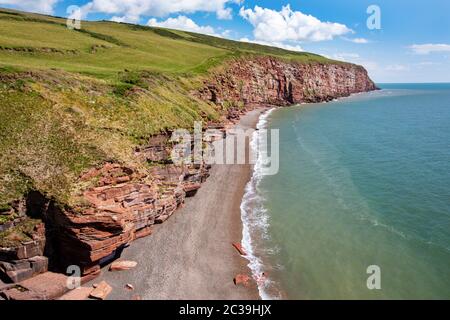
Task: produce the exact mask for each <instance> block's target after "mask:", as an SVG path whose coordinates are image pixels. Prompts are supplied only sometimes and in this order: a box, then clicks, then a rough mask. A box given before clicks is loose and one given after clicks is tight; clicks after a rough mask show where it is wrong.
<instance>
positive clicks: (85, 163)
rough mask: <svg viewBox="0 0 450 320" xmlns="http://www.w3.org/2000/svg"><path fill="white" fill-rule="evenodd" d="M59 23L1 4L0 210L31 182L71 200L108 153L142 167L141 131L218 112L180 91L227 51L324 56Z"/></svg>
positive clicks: (188, 123)
mask: <svg viewBox="0 0 450 320" xmlns="http://www.w3.org/2000/svg"><path fill="white" fill-rule="evenodd" d="M65 23H66V21H65V19H61V18H55V17H50V16H43V15H38V14H29V13H23V12H18V11H13V10H4V9H1V10H0V182H1V183H0V210H1V208H2V207H7V203H9V202H10V201H12V200H14V199H17V198H19V197H20V196H21V195H23V194H24V193H25V192H26V191H27V190H30V189H38V190H41V191H43V192H45V193H47V194H48V195H50V196H53V197H55V198H56V199H58V200H59V201H60V202H64V203H74V202H76V197H75V195H76V190H77V187H76V184H74V182H75V181H76V177H77V176H78V175H79V174H80V172H82V171H83V170H84V169H86V168H88V167H90V166H92V165H95V164H96V163H99V162H101V161H105V160H108V159H112V160H114V161H119V162H122V163H126V164H132V165H135V166H142V164H140V163H135V159H134V158H133V155H132V152H131V150H132V148H133V147H135V146H136V145H139V144H142V143H145V139H146V138H147V137H148V136H149V135H151V134H155V133H157V132H160V131H163V130H167V129H172V128H176V127H192V124H193V122H194V121H195V120H199V119H203V120H217V119H219V118H220V116H221V115H222V114H223V110H221V109H220V107H218V106H215V105H211V104H207V103H205V102H203V101H199V100H197V99H195V98H193V97H192V96H191V95H190V94H189V92H190V91H191V90H193V89H195V88H196V86H198V85H199V84H201V81H202V79H204V78H205V77H206V76H207V71H208V70H211V68H220V66H221V65H223V64H224V63H225V62H226V60H227V59H230V58H233V57H238V56H242V55H247V54H258V55H260V54H263V55H274V56H278V57H280V58H283V59H291V60H296V61H300V62H304V63H309V62H321V63H329V62H331V60H328V59H325V58H323V57H321V56H318V55H314V54H309V53H296V52H290V51H286V50H282V49H277V48H272V47H267V46H261V45H256V44H250V43H239V42H236V41H230V40H224V39H220V38H214V37H210V36H205V35H199V34H194V33H188V32H182V31H175V30H167V29H160V28H150V27H142V26H135V25H129V24H119V23H113V22H106V21H102V22H82V30H81V31H73V30H69V29H68V28H67V27H66V25H65ZM124 70H126V71H124ZM29 71H33V73H32V75H30V74H29V73H25V72H29ZM130 90H131V91H133V92H134V93H133V94H131V95H130V94H129V92H130Z"/></svg>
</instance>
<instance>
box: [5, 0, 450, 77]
mask: <svg viewBox="0 0 450 320" xmlns="http://www.w3.org/2000/svg"><path fill="white" fill-rule="evenodd" d="M70 5H78V6H79V7H81V8H82V9H81V14H82V15H83V18H84V19H88V20H98V19H106V20H110V19H113V20H115V21H127V22H133V23H140V24H149V25H159V26H165V27H172V28H179V29H189V30H192V31H198V32H202V33H210V34H214V35H218V36H222V37H226V38H230V39H235V40H243V41H253V42H259V43H264V44H270V45H275V46H280V47H285V48H291V49H295V50H305V51H309V52H315V53H319V54H322V55H326V56H328V57H331V58H335V59H340V60H347V61H350V62H355V63H358V64H362V65H364V66H365V67H366V68H367V69H368V71H369V73H370V75H371V77H372V78H373V79H374V80H375V81H376V82H450V18H449V16H450V1H448V0H428V1H415V0H409V1H407V0H378V1H375V0H373V1H366V0H339V1H337V0H297V1H295V0H287V1H273V0H272V1H269V0H259V1H256V0H0V6H3V7H12V8H18V9H21V10H26V11H35V12H43V13H49V14H55V15H58V16H67V8H68V7H69V6H70ZM370 5H377V6H378V7H379V8H380V13H381V19H380V22H381V28H380V29H372V30H370V29H369V28H368V26H367V23H366V22H367V19H368V18H369V16H370V14H368V13H367V8H368V7H369V6H370Z"/></svg>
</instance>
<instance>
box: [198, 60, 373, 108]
mask: <svg viewBox="0 0 450 320" xmlns="http://www.w3.org/2000/svg"><path fill="white" fill-rule="evenodd" d="M375 89H376V86H375V84H374V83H373V81H372V80H371V79H370V78H369V76H368V74H367V71H366V70H365V69H364V68H363V67H361V66H358V65H354V64H348V63H336V64H331V63H325V64H320V63H313V64H301V63H296V62H289V61H286V60H281V59H276V58H273V57H254V58H250V59H239V60H236V61H234V62H233V63H231V64H229V66H228V67H227V68H225V70H223V71H221V72H216V73H214V74H213V75H212V76H211V78H210V80H208V81H207V82H206V83H205V87H204V88H202V89H201V90H200V93H199V94H200V96H201V97H202V98H203V99H206V100H210V101H212V102H215V103H232V104H233V103H243V104H245V105H247V104H272V105H281V106H284V105H291V104H295V103H302V102H320V101H329V100H332V99H335V98H339V97H345V96H349V95H350V94H352V93H358V92H366V91H371V90H375Z"/></svg>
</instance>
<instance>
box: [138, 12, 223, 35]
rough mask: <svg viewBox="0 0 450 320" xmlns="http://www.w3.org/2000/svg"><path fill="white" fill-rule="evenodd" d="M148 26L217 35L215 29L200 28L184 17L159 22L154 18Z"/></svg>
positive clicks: (208, 27)
mask: <svg viewBox="0 0 450 320" xmlns="http://www.w3.org/2000/svg"><path fill="white" fill-rule="evenodd" d="M147 25H149V26H151V27H162V28H169V29H178V30H185V31H192V32H197V33H206V34H209V35H216V34H215V31H214V28H213V27H210V26H199V25H198V24H196V23H195V22H194V21H193V20H192V19H190V18H188V17H186V16H182V15H181V16H178V17H176V18H168V19H167V20H164V21H157V20H156V19H155V18H152V19H150V20H149V21H148V22H147Z"/></svg>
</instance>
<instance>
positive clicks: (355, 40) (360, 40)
mask: <svg viewBox="0 0 450 320" xmlns="http://www.w3.org/2000/svg"><path fill="white" fill-rule="evenodd" d="M342 39H344V40H346V41H350V42H353V43H358V44H366V43H369V40H367V39H365V38H346V37H342Z"/></svg>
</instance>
